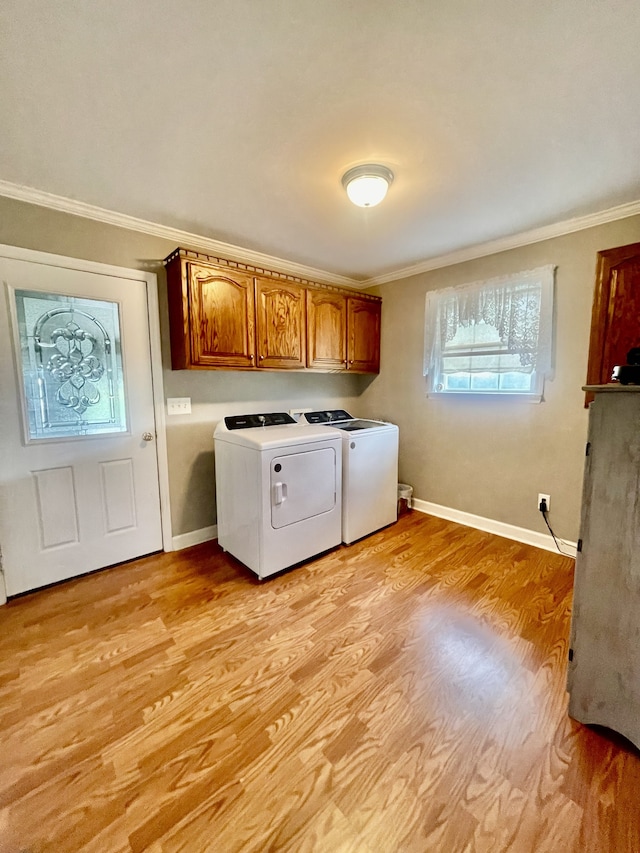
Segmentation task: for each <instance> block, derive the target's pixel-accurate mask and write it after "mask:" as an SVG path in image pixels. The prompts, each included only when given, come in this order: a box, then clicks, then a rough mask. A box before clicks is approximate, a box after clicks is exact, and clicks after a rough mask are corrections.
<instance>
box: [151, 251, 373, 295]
mask: <svg viewBox="0 0 640 853" xmlns="http://www.w3.org/2000/svg"><path fill="white" fill-rule="evenodd" d="M176 258H181V259H184V260H186V261H192V262H194V263H203V264H213V265H214V266H218V267H220V266H223V267H228V268H229V269H232V270H238V271H239V272H246V273H248V274H249V275H257V276H263V277H266V278H272V279H274V281H290V282H292V283H293V284H301V285H303V286H304V287H313V288H319V289H321V290H327V291H330V292H333V293H342V294H344V295H345V296H353V297H357V298H358V299H362V300H365V301H369V302H382V297H380V296H374V295H373V294H371V293H363V292H362V291H361V290H356V289H355V288H354V289H351V288H349V287H338V286H337V285H335V284H325V283H324V282H321V281H313V280H312V279H309V278H302V277H300V276H296V275H292V274H291V273H283V272H278V271H277V270H271V269H267V268H266V267H257V266H254V265H253V264H246V263H242V262H241V261H231V260H228V259H227V258H218V257H214V256H212V255H204V254H202V252H196V251H194V250H193V249H182V248H177V249H175V250H174V251H173V252H172V253H171V254H170V255H168V256H167V257H166V258H165V259H164V261H163V263H164V265H165V267H166V266H168V265H169V264H170V263H171V262H172V261H174V260H176Z"/></svg>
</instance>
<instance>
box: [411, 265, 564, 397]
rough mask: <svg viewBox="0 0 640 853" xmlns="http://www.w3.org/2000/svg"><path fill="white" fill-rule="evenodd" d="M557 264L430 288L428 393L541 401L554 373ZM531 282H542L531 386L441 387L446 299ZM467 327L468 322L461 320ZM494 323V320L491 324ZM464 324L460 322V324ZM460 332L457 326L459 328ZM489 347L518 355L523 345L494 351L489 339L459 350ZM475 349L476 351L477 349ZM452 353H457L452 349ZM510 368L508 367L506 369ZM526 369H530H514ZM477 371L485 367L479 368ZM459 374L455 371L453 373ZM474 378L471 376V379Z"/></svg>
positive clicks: (466, 352) (427, 310) (471, 351)
mask: <svg viewBox="0 0 640 853" xmlns="http://www.w3.org/2000/svg"><path fill="white" fill-rule="evenodd" d="M555 270H556V267H555V265H547V266H543V267H538V268H536V269H533V270H524V271H521V272H517V273H510V274H508V275H505V276H500V277H496V278H490V279H485V280H479V281H474V282H469V283H467V284H463V285H459V286H457V287H450V288H445V289H438V290H432V291H428V292H427V294H426V300H425V342H424V343H425V348H424V366H423V373H424V376H425V380H426V386H427V387H426V393H427V397H433V398H441V399H443V398H479V399H482V398H494V399H500V400H526V401H530V402H541V401H542V400H543V395H544V383H545V379H547V378H550V377H551V375H552V346H553V324H554V300H555V294H554V290H555ZM523 284H529V285H530V286H531V285H535V286H539V288H540V308H539V316H538V337H537V340H536V344H535V347H534V348H533V349H532V352H535V356H536V364H535V367H534V368H533V369H532V370H531V372H530V375H532V376H533V379H532V381H531V384H530V388H529V389H528V390H526V391H525V390H510V389H509V390H502V389H496V388H490V389H486V390H484V389H480V388H471V387H469V388H455V389H452V388H444V387H438V386H442V385H443V382H442V380H443V378H444V376H445V371H444V369H443V363H444V359H445V357H446V355H445V353H446V346H447V342H445V344H444V346H442V343H441V341H442V335H441V333H440V322H441V317H442V311H443V305H444V304H445V302H450V301H451V297H452V296H456V297H458V298H459V299H461V300H463V298H464V297H465V296H469V295H471V296H473V295H476V294H482V291H483V290H486V291H489V290H491V291H499V290H500V289H501V288H503V287H504V288H505V289H508V288H516V287H517V286H518V285H523ZM475 324H476V321H475V320H474V321H472V322H470V323H469V325H475ZM460 325H462V326H464V327H466V326H467V324H466V323H460ZM491 325H492V324H491ZM458 328H460V326H459V327H458ZM456 334H457V330H456ZM482 348H484V349H485V353H484V354H485V355H490V354H496V355H497V354H505V355H510V354H511V355H517V354H519V353H521V352H522V351H523V350H522V349H515V348H514V349H511V350H510V349H508V348H504V349H503V348H502V347H498V348H497V349H496V350H495V351H494V352H493V353H490V352H486V349H487V343H486V342H484V343H481V344H478V346H477V347H474V346H473V345H471V346H470V347H466V348H465V350H464V351H459V352H458V353H456V355H459V356H461V357H464V356H470V357H471V356H472V355H474V354H475V355H476V356H477V355H482V354H483V353H482V352H481V349H482ZM474 350H475V353H474ZM449 355H450V356H451V355H453V354H452V353H449ZM504 372H507V371H504ZM513 372H522V373H524V374H526V373H527V371H524V370H523V371H513ZM459 373H460V374H461V375H462V374H464V373H465V372H464V371H459ZM475 373H476V374H477V375H480V374H481V371H479V370H478V371H475ZM486 373H489V374H491V375H493V376H498V377H499V376H500V374H501V371H497V370H493V371H491V370H490V371H486ZM473 374H474V371H468V372H467V374H466V375H469V376H470V377H473ZM451 375H455V374H451ZM470 382H471V380H470Z"/></svg>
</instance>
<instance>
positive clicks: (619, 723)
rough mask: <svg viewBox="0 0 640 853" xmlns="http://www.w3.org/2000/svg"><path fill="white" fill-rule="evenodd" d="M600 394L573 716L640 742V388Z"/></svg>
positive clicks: (576, 625) (576, 626) (586, 486)
mask: <svg viewBox="0 0 640 853" xmlns="http://www.w3.org/2000/svg"><path fill="white" fill-rule="evenodd" d="M584 390H585V391H588V392H590V393H592V394H595V400H594V402H593V403H592V404H591V406H590V408H589V436H588V441H589V443H588V444H587V455H586V459H585V471H584V483H583V492H582V514H581V520H580V540H579V542H578V554H577V557H576V569H575V585H574V596H573V613H572V619H571V640H570V647H571V651H570V652H569V671H568V677H567V687H568V689H569V714H570V715H571V716H572V717H573V718H574V719H576V720H579V721H580V722H582V723H592V724H597V725H601V726H607V727H608V728H610V729H613V730H614V731H616V732H620V734H623V735H624V736H625V737H627V738H628V739H629V740H630V741H631V742H632V743H634V744H635V745H636V746H637V747H639V748H640V502H639V497H638V483H639V482H640V430H638V425H639V424H640V386H631V385H629V386H624V385H615V384H611V385H604V386H603V385H600V386H586V387H585V389H584Z"/></svg>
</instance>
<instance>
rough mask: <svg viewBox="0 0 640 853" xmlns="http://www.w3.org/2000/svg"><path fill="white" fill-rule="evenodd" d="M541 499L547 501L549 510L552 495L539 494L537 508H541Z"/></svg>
mask: <svg viewBox="0 0 640 853" xmlns="http://www.w3.org/2000/svg"><path fill="white" fill-rule="evenodd" d="M540 501H546V504H547V511H548V510H550V509H551V495H538V503H537V504H536V509H537V510H539V509H540Z"/></svg>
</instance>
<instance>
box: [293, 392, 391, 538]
mask: <svg viewBox="0 0 640 853" xmlns="http://www.w3.org/2000/svg"><path fill="white" fill-rule="evenodd" d="M300 420H301V422H304V423H306V424H313V425H317V426H320V425H324V427H325V429H332V430H333V429H337V430H339V431H340V434H341V435H342V541H343V542H344V543H345V544H346V545H350V544H351V542H355V541H356V539H361V538H362V537H363V536H367V535H368V534H369V533H373V532H374V530H379V529H380V528H381V527H386V526H387V525H388V524H393V522H394V521H397V519H398V437H399V430H398V427H397V426H396V425H395V424H390V423H386V422H385V421H375V420H367V419H362V418H354V417H352V416H351V415H350V414H349V413H348V412H345V411H344V409H332V410H330V411H324V412H307V413H305V414H304V415H302V417H301V419H300Z"/></svg>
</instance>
